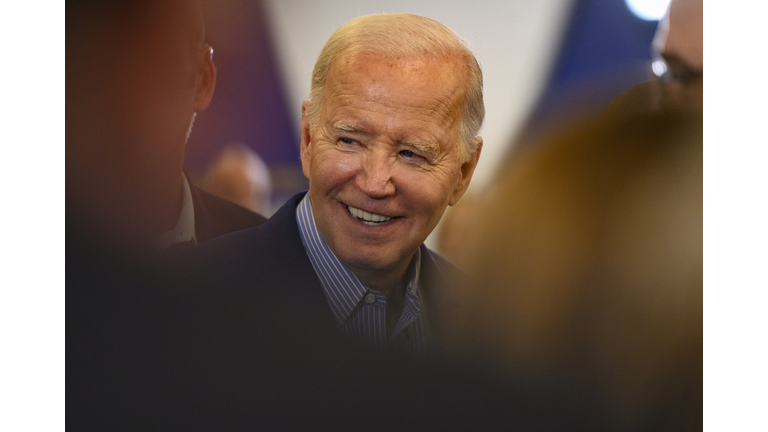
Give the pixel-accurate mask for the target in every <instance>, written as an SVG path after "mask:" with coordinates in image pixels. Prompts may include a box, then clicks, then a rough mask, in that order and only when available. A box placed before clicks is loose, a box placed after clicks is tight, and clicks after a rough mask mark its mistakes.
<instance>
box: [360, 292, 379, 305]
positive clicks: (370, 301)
mask: <svg viewBox="0 0 768 432" xmlns="http://www.w3.org/2000/svg"><path fill="white" fill-rule="evenodd" d="M363 300H364V301H365V302H366V303H367V304H374V303H376V296H375V295H374V294H371V293H368V294H366V295H365V297H363Z"/></svg>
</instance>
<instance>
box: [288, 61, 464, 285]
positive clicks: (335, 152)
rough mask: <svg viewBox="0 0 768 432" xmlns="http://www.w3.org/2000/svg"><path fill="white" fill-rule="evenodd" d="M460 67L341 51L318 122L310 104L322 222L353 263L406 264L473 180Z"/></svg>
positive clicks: (315, 204) (305, 160) (311, 170)
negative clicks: (464, 136) (465, 154)
mask: <svg viewBox="0 0 768 432" xmlns="http://www.w3.org/2000/svg"><path fill="white" fill-rule="evenodd" d="M462 71H463V68H461V67H459V65H458V63H457V62H456V61H447V60H427V61H425V60H397V61H395V60H384V59H381V58H377V57H375V56H373V55H369V54H358V55H355V56H347V57H342V58H340V59H337V60H336V61H334V63H333V64H332V65H331V69H330V71H329V72H328V80H327V83H326V88H325V99H324V102H323V107H322V111H321V113H320V115H319V116H318V118H317V119H316V120H315V123H314V124H313V125H312V128H310V127H309V124H308V119H307V118H306V109H305V110H304V118H303V120H302V142H301V161H302V166H303V169H304V174H305V175H306V176H307V178H309V189H310V200H311V203H312V210H313V212H314V216H315V221H316V223H317V226H318V229H319V230H320V233H321V234H322V236H323V238H324V239H325V241H326V242H327V243H328V245H329V246H330V247H331V249H332V250H333V252H334V253H335V254H336V256H337V257H338V258H339V259H340V260H341V261H342V262H344V263H345V264H346V265H347V266H349V267H350V268H351V269H352V270H353V271H354V270H356V269H360V270H364V271H405V268H407V266H408V264H409V263H410V260H411V258H412V257H413V254H414V253H415V252H416V250H417V249H418V247H419V246H420V245H421V244H422V243H423V242H424V240H425V239H426V238H427V236H428V235H429V233H430V232H431V231H432V230H433V229H434V227H435V225H437V222H438V221H439V220H440V217H441V216H442V214H443V212H444V211H445V208H446V206H448V205H453V204H455V203H456V202H458V200H459V198H460V197H461V195H462V194H463V193H464V191H465V190H466V188H467V186H468V185H469V180H470V178H471V176H472V172H473V170H474V167H475V165H476V163H477V158H478V156H479V151H478V154H476V155H474V156H473V158H471V159H470V161H469V162H467V163H464V164H463V163H462V161H461V155H462V152H461V146H463V145H464V144H463V143H461V141H460V138H459V137H460V135H459V121H460V120H459V118H460V114H461V111H462V106H463V102H464V85H463V78H464V77H463V72H462ZM305 108H306V103H305Z"/></svg>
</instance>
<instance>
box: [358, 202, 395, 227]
mask: <svg viewBox="0 0 768 432" xmlns="http://www.w3.org/2000/svg"><path fill="white" fill-rule="evenodd" d="M347 211H349V214H351V215H352V217H354V218H355V219H357V220H359V221H360V222H362V223H364V224H366V225H371V226H378V225H386V224H388V223H390V222H392V221H393V220H395V219H396V218H393V217H389V216H382V215H378V214H375V213H368V212H367V211H365V210H360V209H359V208H354V207H352V206H347Z"/></svg>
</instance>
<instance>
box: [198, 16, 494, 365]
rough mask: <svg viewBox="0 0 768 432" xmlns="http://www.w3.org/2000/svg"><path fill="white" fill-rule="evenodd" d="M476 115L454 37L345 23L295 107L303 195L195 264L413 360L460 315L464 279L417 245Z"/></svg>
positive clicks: (461, 178)
mask: <svg viewBox="0 0 768 432" xmlns="http://www.w3.org/2000/svg"><path fill="white" fill-rule="evenodd" d="M484 114H485V111H484V107H483V99H482V72H481V71H480V67H479V65H478V63H477V61H476V59H475V57H474V55H473V54H472V53H471V51H469V49H468V48H467V47H466V46H465V44H464V43H463V41H462V39H461V38H460V37H459V36H458V35H457V34H456V33H455V32H453V31H452V30H451V29H449V28H448V27H446V26H444V25H442V24H440V23H438V22H435V21H433V20H431V19H428V18H424V17H420V16H415V15H371V16H364V17H360V18H357V19H355V20H353V21H350V22H349V23H347V24H345V25H344V26H342V27H341V28H339V29H338V30H337V31H336V32H335V33H334V34H333V35H332V36H331V38H330V39H329V41H328V42H327V43H326V45H325V47H324V48H323V51H322V53H321V54H320V56H319V58H318V61H317V63H316V65H315V68H314V72H313V76H312V93H311V97H310V99H309V100H307V101H304V103H303V106H302V123H301V163H302V167H303V171H304V174H305V175H306V176H307V178H308V179H309V192H308V193H306V194H304V193H302V194H299V195H297V196H295V197H294V198H293V199H291V200H289V201H288V202H287V203H286V204H285V205H284V206H283V207H282V208H281V209H280V210H279V211H278V212H277V213H276V214H275V215H274V216H273V217H272V218H271V219H270V220H269V221H268V222H267V223H266V224H265V225H263V226H262V227H259V228H256V229H251V230H247V231H242V232H240V233H235V234H232V235H229V236H227V237H224V238H222V239H220V240H219V241H214V242H213V243H211V244H209V245H207V247H205V248H203V249H202V250H201V251H197V252H196V254H197V256H198V258H202V259H203V260H205V266H206V267H207V268H219V269H220V270H221V271H217V273H218V274H219V275H224V274H226V275H228V277H229V279H230V280H231V279H232V278H233V277H234V278H236V279H238V282H240V283H242V284H244V285H246V286H251V287H252V286H254V285H257V284H258V285H260V286H265V287H270V289H271V290H273V291H280V292H282V293H284V294H285V293H293V294H295V298H296V299H300V302H302V303H307V302H309V303H312V304H314V305H315V306H316V307H317V308H320V309H322V310H323V312H324V313H325V314H326V315H327V318H328V320H329V322H330V321H331V320H333V321H335V325H336V326H338V327H340V328H341V329H342V331H343V332H344V333H346V334H348V335H351V336H352V337H354V338H357V339H363V340H366V341H368V342H371V343H373V344H374V345H376V346H379V347H392V346H397V347H401V348H404V349H406V350H408V351H412V352H421V351H422V350H423V349H424V348H425V347H427V346H428V341H429V340H430V338H431V335H432V334H434V333H435V332H439V328H440V326H441V324H440V323H441V322H444V320H445V319H450V315H451V314H452V308H456V307H457V306H458V305H457V304H456V303H455V302H453V299H454V296H453V295H452V289H451V287H450V286H451V283H452V282H455V281H456V279H458V278H459V277H461V271H459V270H458V268H456V267H455V266H454V265H452V264H450V263H449V262H448V261H446V260H444V259H443V258H441V257H439V256H438V255H436V254H435V253H434V252H432V251H430V250H429V249H427V248H426V247H425V246H424V245H423V243H424V240H425V239H426V238H427V236H428V235H429V234H430V233H431V232H432V230H433V229H434V228H435V226H436V225H437V223H438V221H439V220H440V218H441V217H442V215H443V212H444V211H445V209H446V207H447V206H449V205H454V204H456V203H457V202H458V201H459V199H460V198H461V196H462V195H463V194H464V192H465V191H466V189H467V187H468V186H469V183H470V180H471V178H472V173H473V172H474V169H475V166H476V165H477V161H478V158H479V156H480V150H481V147H482V138H480V137H478V136H477V132H478V130H479V129H480V126H481V124H482V122H483V117H484ZM217 262H218V265H217V264H216V263H217ZM221 266H224V268H222V267H221ZM249 275H250V276H249ZM270 289H268V290H270ZM328 312H330V313H328Z"/></svg>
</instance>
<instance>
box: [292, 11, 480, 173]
mask: <svg viewBox="0 0 768 432" xmlns="http://www.w3.org/2000/svg"><path fill="white" fill-rule="evenodd" d="M362 53H365V54H373V55H379V56H382V57H384V58H387V59H403V58H424V59H427V58H444V59H458V60H459V61H460V62H462V63H463V66H464V68H465V69H466V79H467V81H466V92H465V101H464V111H463V113H462V118H461V123H460V129H459V130H460V134H461V139H462V141H463V144H464V149H463V152H462V154H463V161H467V160H469V158H470V157H471V156H472V155H473V154H474V153H475V151H477V141H476V140H475V139H474V138H475V137H476V136H477V133H478V132H479V131H480V127H481V126H482V124H483V119H484V118H485V107H484V105H483V73H482V71H481V70H480V65H479V64H478V62H477V59H475V56H474V54H472V51H470V50H469V48H468V47H467V45H466V43H465V42H464V40H463V39H462V38H461V37H460V36H459V35H458V34H457V33H456V32H454V31H453V30H451V29H450V28H448V27H446V26H444V25H443V24H440V23H439V22H437V21H434V20H431V19H429V18H425V17H422V16H418V15H409V14H381V15H366V16H362V17H359V18H356V19H353V20H352V21H349V22H348V23H346V24H344V25H343V26H341V27H339V29H337V30H336V31H335V32H334V33H333V35H331V37H330V39H328V42H326V44H325V46H324V47H323V50H322V52H321V53H320V56H319V57H318V58H317V62H316V63H315V68H314V70H313V72H312V85H311V94H310V98H309V106H308V108H307V118H308V120H309V125H310V127H313V126H314V124H315V120H316V119H317V117H318V116H319V115H320V112H321V111H322V105H323V101H324V96H325V83H326V81H327V79H328V71H329V70H330V68H331V65H332V63H333V62H334V61H335V60H337V59H339V58H341V57H342V56H354V55H356V54H362Z"/></svg>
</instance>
